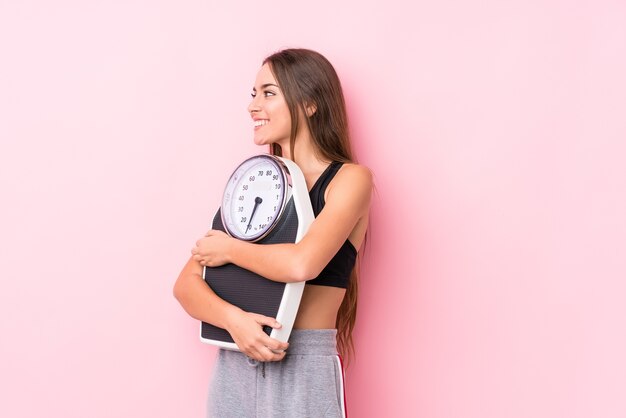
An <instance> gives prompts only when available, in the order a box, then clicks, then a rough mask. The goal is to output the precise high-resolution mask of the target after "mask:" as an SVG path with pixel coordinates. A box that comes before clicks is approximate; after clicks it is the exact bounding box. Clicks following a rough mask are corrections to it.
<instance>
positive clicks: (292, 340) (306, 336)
mask: <svg viewBox="0 0 626 418" xmlns="http://www.w3.org/2000/svg"><path fill="white" fill-rule="evenodd" d="M293 354H300V355H302V354H309V355H318V356H334V355H336V354H337V330H336V329H294V330H292V331H291V335H290V336H289V348H287V355H293Z"/></svg>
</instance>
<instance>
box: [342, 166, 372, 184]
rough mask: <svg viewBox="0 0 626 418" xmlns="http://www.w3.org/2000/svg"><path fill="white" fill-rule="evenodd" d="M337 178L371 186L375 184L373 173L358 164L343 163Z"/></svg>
mask: <svg viewBox="0 0 626 418" xmlns="http://www.w3.org/2000/svg"><path fill="white" fill-rule="evenodd" d="M336 177H337V179H343V180H344V181H346V182H353V181H356V182H359V183H363V184H364V185H369V186H371V185H372V182H373V175H372V171H371V170H370V169H369V168H368V167H366V166H364V165H362V164H357V163H343V165H342V166H341V168H340V169H339V171H338V172H337V176H336Z"/></svg>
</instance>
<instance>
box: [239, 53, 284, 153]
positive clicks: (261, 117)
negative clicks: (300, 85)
mask: <svg viewBox="0 0 626 418" xmlns="http://www.w3.org/2000/svg"><path fill="white" fill-rule="evenodd" d="M248 112H250V116H251V117H252V121H253V123H254V143H255V144H257V145H269V144H273V143H278V144H279V145H280V146H281V147H282V148H283V149H286V148H285V147H287V148H288V147H289V137H290V135H291V115H290V114H289V108H288V107H287V102H286V101H285V97H284V96H283V93H282V91H281V89H280V87H278V83H277V82H276V79H275V78H274V75H273V74H272V71H271V70H270V67H269V65H267V64H264V65H263V66H262V67H261V69H260V70H259V72H258V74H257V76H256V81H255V82H254V87H253V89H252V102H251V103H250V105H249V106H248Z"/></svg>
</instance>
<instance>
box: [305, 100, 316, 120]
mask: <svg viewBox="0 0 626 418" xmlns="http://www.w3.org/2000/svg"><path fill="white" fill-rule="evenodd" d="M304 110H305V111H306V116H307V117H309V118H310V117H311V116H313V115H314V114H315V112H316V111H317V106H316V105H315V103H310V104H309V103H304Z"/></svg>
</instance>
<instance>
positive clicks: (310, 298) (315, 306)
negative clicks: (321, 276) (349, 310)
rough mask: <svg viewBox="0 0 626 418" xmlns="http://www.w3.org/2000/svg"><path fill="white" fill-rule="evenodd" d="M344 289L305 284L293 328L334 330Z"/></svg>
mask: <svg viewBox="0 0 626 418" xmlns="http://www.w3.org/2000/svg"><path fill="white" fill-rule="evenodd" d="M345 293H346V289H341V288H339V287H331V286H316V285H310V284H307V285H305V286H304V293H303V294H302V300H301V301H300V308H299V309H298V315H297V316H296V322H295V323H294V325H293V327H294V328H298V329H330V328H335V321H336V319H337V311H338V310H339V307H340V306H341V301H342V300H343V295H344V294H345Z"/></svg>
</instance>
